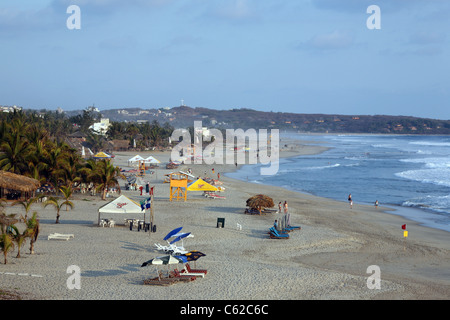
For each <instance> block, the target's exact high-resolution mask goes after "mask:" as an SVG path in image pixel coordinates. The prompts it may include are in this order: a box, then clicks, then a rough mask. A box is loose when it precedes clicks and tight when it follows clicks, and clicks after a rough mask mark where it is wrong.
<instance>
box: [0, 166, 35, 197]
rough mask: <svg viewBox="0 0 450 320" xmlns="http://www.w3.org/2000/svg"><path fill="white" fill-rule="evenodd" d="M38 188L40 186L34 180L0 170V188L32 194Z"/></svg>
mask: <svg viewBox="0 0 450 320" xmlns="http://www.w3.org/2000/svg"><path fill="white" fill-rule="evenodd" d="M40 186H41V184H40V183H39V181H38V180H36V179H33V178H29V177H25V176H22V175H19V174H15V173H12V172H8V171H3V170H0V188H3V189H10V190H17V191H21V192H32V191H35V190H36V189H37V188H39V187H40Z"/></svg>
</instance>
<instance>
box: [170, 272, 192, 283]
mask: <svg viewBox="0 0 450 320" xmlns="http://www.w3.org/2000/svg"><path fill="white" fill-rule="evenodd" d="M169 277H170V278H176V279H179V280H180V281H186V282H188V281H194V280H195V279H197V276H196V275H195V276H194V275H190V274H184V273H180V271H178V269H174V270H173V271H171V272H170V276H169Z"/></svg>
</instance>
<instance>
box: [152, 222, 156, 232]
mask: <svg viewBox="0 0 450 320" xmlns="http://www.w3.org/2000/svg"><path fill="white" fill-rule="evenodd" d="M152 229H153V232H156V224H154V225H153V228H152Z"/></svg>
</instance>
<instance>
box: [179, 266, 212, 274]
mask: <svg viewBox="0 0 450 320" xmlns="http://www.w3.org/2000/svg"><path fill="white" fill-rule="evenodd" d="M184 269H185V270H186V271H187V272H189V273H204V274H207V273H208V271H207V270H206V269H192V268H191V266H190V265H189V263H186V264H185V268H184ZM181 272H183V271H181Z"/></svg>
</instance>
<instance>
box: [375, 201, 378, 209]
mask: <svg viewBox="0 0 450 320" xmlns="http://www.w3.org/2000/svg"><path fill="white" fill-rule="evenodd" d="M375 209H378V200H375Z"/></svg>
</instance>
